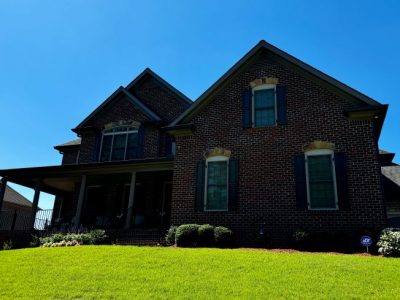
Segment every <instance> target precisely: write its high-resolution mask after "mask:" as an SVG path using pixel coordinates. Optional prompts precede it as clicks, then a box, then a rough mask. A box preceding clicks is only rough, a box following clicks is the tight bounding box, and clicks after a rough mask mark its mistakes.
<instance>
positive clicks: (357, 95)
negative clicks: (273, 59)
mask: <svg viewBox="0 0 400 300" xmlns="http://www.w3.org/2000/svg"><path fill="white" fill-rule="evenodd" d="M263 49H264V50H267V51H270V52H271V53H273V54H275V55H277V56H279V57H281V58H282V59H284V60H286V61H288V62H289V63H291V64H293V65H295V66H297V67H298V68H300V69H302V70H304V71H306V72H307V73H309V74H310V75H312V76H315V77H317V78H319V79H320V80H322V81H325V82H327V83H328V84H330V85H331V86H333V87H335V88H337V89H339V90H341V91H343V92H345V93H346V94H348V95H350V96H352V97H354V98H356V99H359V100H361V101H362V102H364V103H365V104H366V106H369V107H378V106H382V104H381V103H379V102H378V101H376V100H374V99H372V98H370V97H368V96H366V95H364V94H363V93H361V92H359V91H357V90H355V89H353V88H351V87H349V86H348V85H346V84H344V83H342V82H340V81H338V80H336V79H335V78H333V77H331V76H329V75H327V74H325V73H324V72H322V71H320V70H318V69H316V68H314V67H312V66H310V65H309V64H307V63H305V62H303V61H301V60H300V59H297V58H295V57H294V56H292V55H290V54H288V53H286V52H285V51H283V50H281V49H279V48H277V47H275V46H274V45H272V44H270V43H268V42H267V41H265V40H260V41H259V42H258V43H257V44H256V45H255V46H254V47H253V48H251V49H250V50H249V51H248V52H247V53H246V54H245V55H244V56H243V57H242V58H241V59H240V60H239V61H237V62H236V63H235V64H234V65H233V66H232V67H231V68H230V69H228V71H227V72H226V73H225V74H223V75H222V76H221V77H220V78H219V79H218V80H217V81H216V82H214V84H212V85H211V86H210V87H209V88H208V89H207V90H206V91H205V92H204V93H203V94H201V95H200V96H199V97H198V98H197V99H196V100H195V101H194V102H193V104H192V105H191V106H190V107H189V108H188V109H187V110H186V111H185V112H183V113H182V114H181V115H180V116H179V117H178V118H176V119H175V120H174V121H173V122H172V123H171V124H170V125H169V126H175V125H178V124H180V123H181V122H182V121H183V120H186V119H187V118H188V117H189V116H190V115H192V114H193V113H194V111H196V110H197V108H199V107H200V106H201V105H202V103H203V102H204V101H205V100H206V99H207V98H209V96H210V95H211V94H212V93H213V92H214V91H215V90H216V89H217V88H218V87H219V86H221V85H222V84H223V83H224V82H226V81H227V80H228V79H229V78H230V77H231V76H233V74H234V73H235V72H237V71H238V70H239V69H240V68H241V67H242V66H243V65H245V64H246V63H247V62H248V61H249V60H250V59H251V58H252V57H254V56H255V55H256V54H257V53H258V52H259V51H261V50H263Z"/></svg>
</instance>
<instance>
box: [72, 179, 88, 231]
mask: <svg viewBox="0 0 400 300" xmlns="http://www.w3.org/2000/svg"><path fill="white" fill-rule="evenodd" d="M85 189H86V175H82V179H81V187H80V189H79V198H78V204H77V206H76V214H75V218H74V225H75V226H79V223H80V222H81V214H82V208H83V199H84V197H85Z"/></svg>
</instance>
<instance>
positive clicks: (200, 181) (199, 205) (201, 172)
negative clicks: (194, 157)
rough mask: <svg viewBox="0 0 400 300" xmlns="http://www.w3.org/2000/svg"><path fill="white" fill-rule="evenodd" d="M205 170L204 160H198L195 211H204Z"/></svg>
mask: <svg viewBox="0 0 400 300" xmlns="http://www.w3.org/2000/svg"><path fill="white" fill-rule="evenodd" d="M205 168H206V164H205V161H204V160H199V161H198V162H197V166H196V195H195V203H194V208H195V210H197V211H203V210H204V181H205Z"/></svg>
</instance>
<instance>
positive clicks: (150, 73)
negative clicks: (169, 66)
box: [126, 68, 193, 106]
mask: <svg viewBox="0 0 400 300" xmlns="http://www.w3.org/2000/svg"><path fill="white" fill-rule="evenodd" d="M146 75H147V76H150V77H153V78H154V79H155V80H156V81H157V82H158V83H159V84H160V85H161V86H163V87H165V88H166V89H167V90H169V91H171V92H172V93H173V94H175V95H176V96H177V98H178V99H179V100H180V101H181V102H182V103H183V104H185V105H186V106H190V105H191V104H192V103H193V101H192V100H190V99H189V98H188V97H187V96H186V95H184V94H183V93H182V92H181V91H179V90H178V89H177V88H175V87H174V86H173V85H171V84H170V83H169V82H167V81H166V80H165V79H163V78H162V77H161V76H160V75H158V74H157V73H155V72H154V71H153V70H151V69H150V68H146V69H145V70H144V71H143V72H142V73H140V74H139V75H138V76H137V77H136V78H135V79H134V80H132V82H130V83H129V84H128V85H127V86H126V89H127V90H129V89H131V88H133V87H134V86H135V85H137V84H138V83H139V82H140V81H141V80H143V79H144V78H145V76H146Z"/></svg>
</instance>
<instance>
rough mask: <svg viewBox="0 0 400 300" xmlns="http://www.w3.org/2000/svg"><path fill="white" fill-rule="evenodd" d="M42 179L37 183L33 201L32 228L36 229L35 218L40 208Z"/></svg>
mask: <svg viewBox="0 0 400 300" xmlns="http://www.w3.org/2000/svg"><path fill="white" fill-rule="evenodd" d="M41 184H42V181H41V180H40V179H39V180H38V181H37V182H36V185H35V194H34V195H33V201H32V215H31V224H30V227H29V228H30V229H34V226H35V220H36V212H37V209H38V204H39V196H40V187H41Z"/></svg>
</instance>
